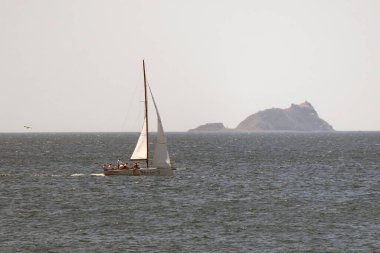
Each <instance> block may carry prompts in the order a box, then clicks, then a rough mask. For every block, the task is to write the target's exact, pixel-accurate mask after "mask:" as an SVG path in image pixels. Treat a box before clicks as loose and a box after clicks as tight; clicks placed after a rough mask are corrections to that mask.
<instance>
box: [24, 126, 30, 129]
mask: <svg viewBox="0 0 380 253" xmlns="http://www.w3.org/2000/svg"><path fill="white" fill-rule="evenodd" d="M24 127H25V128H26V129H32V127H30V126H24Z"/></svg>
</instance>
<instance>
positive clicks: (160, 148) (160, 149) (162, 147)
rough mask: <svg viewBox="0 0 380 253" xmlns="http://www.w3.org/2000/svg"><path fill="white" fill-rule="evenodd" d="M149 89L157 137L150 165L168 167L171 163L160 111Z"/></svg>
mask: <svg viewBox="0 0 380 253" xmlns="http://www.w3.org/2000/svg"><path fill="white" fill-rule="evenodd" d="M149 91H150V95H151V96H152V100H153V104H154V108H155V109H156V114H157V139H156V145H155V147H154V153H153V161H152V166H153V168H159V169H170V168H171V164H170V158H169V152H168V145H167V139H166V136H165V133H164V128H163V127H162V122H161V117H160V113H159V112H158V109H157V105H156V101H154V97H153V94H152V90H151V89H150V87H149Z"/></svg>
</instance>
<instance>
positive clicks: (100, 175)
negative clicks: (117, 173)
mask: <svg viewBox="0 0 380 253" xmlns="http://www.w3.org/2000/svg"><path fill="white" fill-rule="evenodd" d="M90 175H91V176H96V177H104V174H103V173H92V174H90Z"/></svg>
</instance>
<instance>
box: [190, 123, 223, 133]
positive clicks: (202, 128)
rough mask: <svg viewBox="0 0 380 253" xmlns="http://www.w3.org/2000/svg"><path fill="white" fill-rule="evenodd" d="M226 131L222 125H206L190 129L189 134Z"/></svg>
mask: <svg viewBox="0 0 380 253" xmlns="http://www.w3.org/2000/svg"><path fill="white" fill-rule="evenodd" d="M226 129H227V128H225V127H224V125H223V123H207V124H204V125H201V126H199V127H197V128H195V129H190V130H189V132H218V131H225V130H226Z"/></svg>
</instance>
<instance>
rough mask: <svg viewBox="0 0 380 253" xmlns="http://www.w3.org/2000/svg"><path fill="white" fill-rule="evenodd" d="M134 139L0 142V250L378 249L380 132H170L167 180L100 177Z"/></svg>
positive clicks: (34, 137)
mask: <svg viewBox="0 0 380 253" xmlns="http://www.w3.org/2000/svg"><path fill="white" fill-rule="evenodd" d="M152 137H153V136H152ZM137 138H138V134H137V133H136V134H132V133H49V134H42V133H41V134H37V133H28V134H26V133H25V134H0V190H1V195H0V252H305V251H307V252H379V251H380V132H345V133H342V132H336V133H250V134H248V133H225V134H194V133H191V134H190V133H169V134H168V140H169V152H170V155H171V159H172V163H173V166H174V167H175V168H177V169H176V170H175V174H174V176H173V177H168V178H165V177H123V176H115V177H105V176H103V174H102V167H101V165H102V164H103V163H108V162H112V163H115V161H116V160H117V159H123V160H128V158H129V156H130V154H131V153H132V151H133V149H134V145H135V143H136V141H137ZM151 140H153V138H151Z"/></svg>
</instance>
